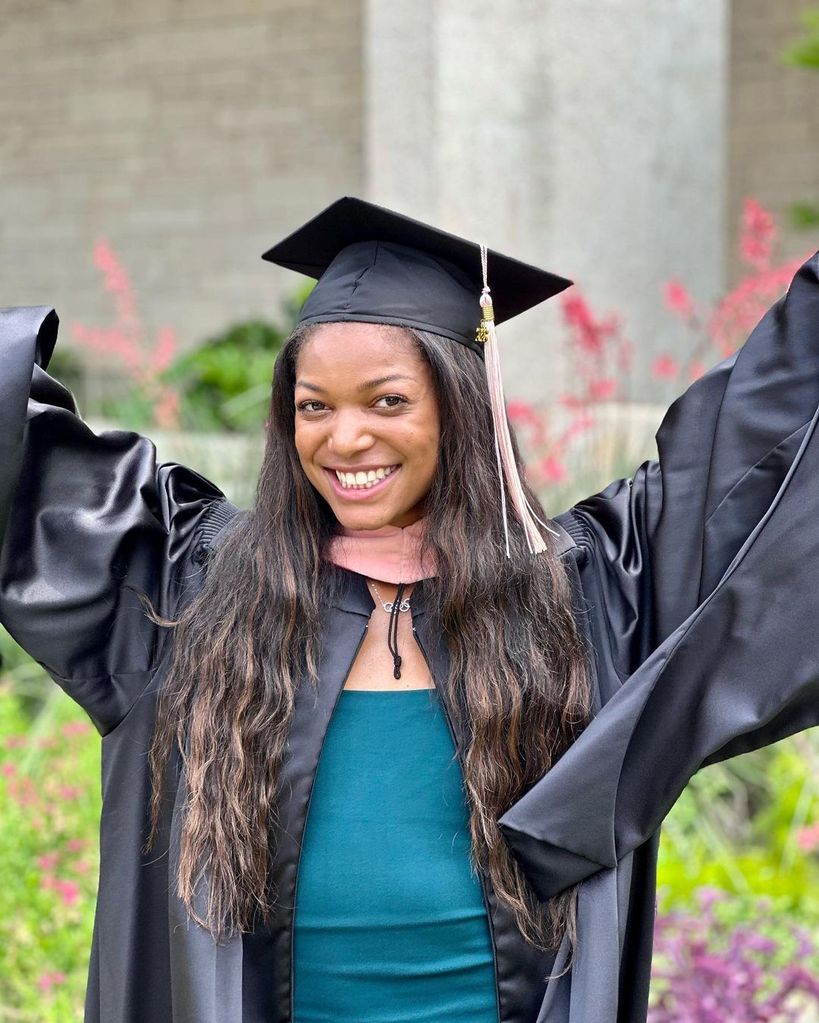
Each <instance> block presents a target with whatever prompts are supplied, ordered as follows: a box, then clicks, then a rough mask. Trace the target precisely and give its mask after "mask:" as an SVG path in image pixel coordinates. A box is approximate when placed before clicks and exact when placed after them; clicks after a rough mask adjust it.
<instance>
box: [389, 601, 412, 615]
mask: <svg viewBox="0 0 819 1023" xmlns="http://www.w3.org/2000/svg"><path fill="white" fill-rule="evenodd" d="M393 606H394V601H392V600H390V601H389V602H388V603H386V604H384V610H385V611H386V612H387V614H392V609H393ZM409 609H410V602H409V601H408V600H406V599H404V600H402V601H401V603H400V604H399V605H398V611H399V613H400V612H401V611H409Z"/></svg>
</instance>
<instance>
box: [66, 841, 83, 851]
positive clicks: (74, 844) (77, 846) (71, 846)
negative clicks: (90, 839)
mask: <svg viewBox="0 0 819 1023" xmlns="http://www.w3.org/2000/svg"><path fill="white" fill-rule="evenodd" d="M86 844H87V843H86V841H85V839H84V838H69V840H68V841H67V842H66V843H65V847H66V849H67V850H68V852H70V853H77V852H82V850H83V849H84V848H85V846H86Z"/></svg>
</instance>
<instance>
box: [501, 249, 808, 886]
mask: <svg viewBox="0 0 819 1023" xmlns="http://www.w3.org/2000/svg"><path fill="white" fill-rule="evenodd" d="M818 418H819V262H818V261H817V256H814V257H813V258H812V259H810V260H809V261H808V262H807V263H806V264H805V265H804V266H803V267H802V268H801V269H800V270H799V271H798V273H797V274H796V276H795V278H794V280H793V282H792V284H791V286H790V288H789V291H788V294H787V295H786V296H785V297H784V298H783V299H782V300H781V301H780V302H778V303H777V304H776V305H775V306H774V307H773V308H772V309H771V310H769V312H768V313H767V314H766V315H765V317H764V318H763V319H762V321H761V322H760V324H759V325H758V326H757V327H756V328H755V330H754V331H753V333H752V334H751V336H750V338H749V339H748V341H747V342H746V344H745V345H744V346H743V348H742V349H740V351H739V352H738V353H737V354H736V355H735V356H733V357H732V358H730V359H728V360H726V361H725V362H723V363H722V364H720V365H719V366H717V367H716V368H715V369H714V370H713V371H711V373H709V374H707V375H706V376H705V377H704V378H702V379H701V380H700V381H698V382H697V383H696V384H694V385H693V386H692V387H691V388H689V390H688V391H687V392H686V393H685V394H684V395H683V396H682V397H681V398H680V399H678V401H677V402H676V403H675V404H674V405H673V406H672V407H671V409H670V411H669V412H668V414H667V415H666V417H665V419H664V421H663V424H662V426H661V428H660V431H659V433H658V437H657V439H658V449H659V460H658V461H657V462H651V463H647V464H646V465H644V466H643V467H641V469H640V470H639V471H638V473H637V474H636V475H635V476H634V478H633V479H631V480H624V481H619V482H617V483H614V484H612V485H611V486H610V487H609V488H607V490H605V491H603V493H602V494H600V495H597V496H596V497H594V498H590V499H589V500H587V501H584V502H582V503H581V504H579V505H578V506H576V507H575V508H574V509H572V510H571V511H570V512H569V513H567V515H566V516H564V517H562V520H563V521H564V523H565V524H566V525H567V528H569V529H570V531H572V533H573V535H574V536H575V537H576V538H578V542H579V545H580V546H581V547H583V548H584V553H585V556H586V557H587V558H588V559H589V563H590V565H591V568H590V570H589V571H590V575H591V577H592V578H593V579H594V584H593V587H592V588H593V589H594V591H595V593H594V596H595V598H596V607H595V608H593V609H591V610H590V612H589V614H590V616H591V617H592V618H595V619H596V620H597V624H598V628H597V631H596V635H597V643H596V644H595V651H594V653H595V655H596V658H595V659H596V661H597V666H598V671H599V665H600V662H601V659H602V660H606V657H604V656H603V655H604V654H606V651H601V649H599V648H600V647H603V646H607V647H610V648H611V650H612V651H613V653H611V656H610V657H609V660H610V661H611V662H613V663H614V664H615V667H616V671H615V673H614V674H616V676H617V677H616V679H615V681H614V682H613V683H612V681H611V678H610V676H611V674H612V673H608V675H609V677H608V680H603V681H602V682H601V687H602V688H603V689H604V690H607V691H606V692H604V694H603V699H602V702H603V704H604V705H603V706H602V709H600V711H599V712H598V713H597V714H596V716H595V718H594V719H593V720H592V722H591V724H590V725H589V726H588V728H587V729H586V730H585V732H584V733H583V734H582V735H581V736H580V737H579V739H578V740H577V742H575V743H574V745H573V746H572V747H570V748H569V750H568V751H567V752H566V753H565V754H564V756H563V757H562V758H561V760H559V761H558V762H557V763H556V764H555V766H554V767H553V768H552V769H551V771H549V772H548V774H546V775H545V776H544V777H543V778H542V779H541V780H540V781H539V782H537V783H536V784H535V785H534V786H533V787H532V788H531V789H530V790H529V791H528V792H527V793H526V794H525V795H524V796H523V797H522V798H521V799H520V800H518V801H517V802H516V803H514V804H513V805H512V806H511V807H510V808H509V810H508V811H507V812H506V813H505V814H504V815H503V816H502V817H501V818H500V822H499V823H500V827H501V830H502V832H503V834H504V836H505V837H506V839H507V841H508V842H509V844H510V846H511V848H512V850H513V852H514V853H515V855H516V856H517V857H518V858H519V860H520V861H521V863H522V866H523V867H524V870H525V872H526V874H527V877H528V878H529V880H530V882H531V883H532V885H533V887H534V888H535V890H536V891H538V893H539V895H540V896H541V897H542V898H544V899H545V898H549V897H550V896H552V895H554V894H556V893H557V892H559V891H561V890H563V889H565V888H567V887H569V886H570V885H573V884H575V883H577V882H579V881H582V880H584V879H585V878H588V877H590V876H591V875H592V874H595V873H596V872H597V871H599V870H600V869H601V868H613V867H615V866H616V865H617V864H618V862H620V861H622V859H623V858H624V857H626V856H627V855H628V854H629V853H630V852H632V851H633V850H635V849H637V848H638V847H639V846H641V845H642V844H643V843H645V842H646V841H647V840H649V839H650V838H651V836H652V835H654V834H655V832H656V831H657V829H658V828H659V826H660V823H661V822H662V820H663V818H664V817H665V815H666V814H667V813H668V811H669V810H670V809H671V807H672V805H673V804H674V802H675V801H676V799H677V798H678V796H679V794H680V793H681V792H682V789H683V788H684V787H685V785H686V784H687V782H688V780H689V779H690V778H691V776H692V775H693V774H694V773H695V772H696V771H697V770H699V769H700V768H701V767H702V766H704V765H706V764H709V763H713V762H715V761H718V760H722V759H725V758H726V757H729V756H733V755H735V754H738V753H742V752H746V751H748V750H751V749H756V748H758V747H760V746H763V745H766V744H768V743H771V742H775V741H777V740H778V739H781V738H783V737H784V736H786V735H789V734H792V733H793V732H796V731H798V730H801V729H803V728H807V727H809V726H811V725H815V724H817V723H819V646H817V642H816V638H815V629H816V625H815V623H816V622H817V621H819V587H817V585H816V581H815V580H816V574H817V568H819V524H817V522H818V521H819V519H818V518H817V513H819V437H817V435H816V422H817V419H818ZM584 590H585V587H584ZM600 637H605V640H604V639H601V638H600Z"/></svg>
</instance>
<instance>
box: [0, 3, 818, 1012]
mask: <svg viewBox="0 0 819 1023" xmlns="http://www.w3.org/2000/svg"><path fill="white" fill-rule="evenodd" d="M0 57H1V58H2V59H0V111H2V130H1V131H0V266H1V267H2V288H3V295H2V298H0V302H1V303H2V304H3V305H30V304H36V305H40V304H45V305H49V306H55V307H56V308H57V310H58V312H59V314H60V317H61V323H62V325H61V334H60V341H59V344H58V349H57V352H56V353H55V356H54V360H53V362H52V366H51V372H52V373H53V375H55V376H57V377H58V378H60V379H61V380H63V381H64V382H66V383H67V384H68V385H69V386H70V387H71V389H72V390H73V392H74V393H75V395H76V397H77V400H78V403H79V407H80V410H81V412H82V413H83V415H84V416H85V418H87V419H88V420H89V422H90V423H91V424H92V426H94V428H95V429H98V430H102V429H108V428H126V429H136V430H139V431H141V432H145V433H147V434H148V435H150V436H151V437H152V438H153V439H154V440H155V442H156V444H157V448H158V454H159V457H160V459H167V460H178V461H184V462H185V463H186V464H189V465H192V466H193V467H195V468H197V469H198V470H199V471H201V472H203V473H205V474H206V475H207V476H209V477H210V478H211V479H213V480H214V481H215V482H216V483H218V484H219V485H220V486H221V487H223V489H224V490H225V492H226V493H227V494H228V495H229V496H230V497H232V498H233V499H234V500H235V501H236V502H237V503H239V504H243V505H246V504H247V503H248V502H249V501H250V500H251V499H252V495H253V487H254V483H255V475H256V472H257V469H258V464H259V459H260V454H261V439H262V434H263V424H264V420H265V418H266V401H267V395H268V393H269V386H270V375H271V369H272V363H273V359H274V357H275V353H276V351H277V349H278V346H279V345H280V343H281V340H282V338H283V337H284V336H286V334H287V333H288V331H289V329H290V327H291V326H292V324H293V322H294V319H295V316H296V314H297V310H298V307H299V305H300V303H301V301H303V299H304V297H305V295H306V293H307V289H308V288H309V286H310V285H309V282H306V281H305V280H303V279H297V278H296V277H295V276H294V275H292V274H288V273H287V272H286V271H283V270H280V269H278V268H275V267H272V266H271V265H270V264H268V263H264V262H263V261H262V260H261V259H260V256H261V253H262V252H263V251H264V250H265V249H267V248H268V247H269V246H270V245H271V244H272V243H273V242H274V241H276V240H277V239H278V238H280V237H281V236H283V235H284V234H286V233H288V232H289V231H290V230H292V229H293V228H295V227H296V226H298V225H299V224H300V223H302V222H303V221H304V220H306V219H307V218H309V217H310V216H312V215H314V214H315V213H316V212H318V211H319V210H320V209H322V208H323V207H324V206H325V205H327V204H329V203H330V202H332V201H333V200H334V199H336V198H337V197H339V196H340V195H359V196H362V197H364V198H367V199H370V200H372V201H374V202H378V203H382V204H384V205H387V206H392V207H393V208H396V209H398V210H400V211H402V212H404V213H407V214H408V215H410V216H414V217H417V218H419V219H422V220H429V221H432V222H434V223H436V224H439V225H440V226H442V227H444V228H445V229H448V230H450V231H452V232H455V233H457V234H462V235H465V236H467V237H470V238H473V239H475V240H480V241H485V242H486V243H487V244H489V245H490V246H491V247H493V248H497V249H499V250H501V251H505V252H508V253H510V254H512V255H515V256H517V257H518V258H520V259H523V260H526V261H528V262H532V263H536V264H539V265H542V266H544V267H547V268H549V269H552V270H554V271H556V272H558V273H561V274H564V275H566V276H569V277H571V278H572V279H573V280H575V281H576V286H575V287H574V288H572V289H571V290H570V291H568V292H566V293H565V294H564V295H563V296H561V297H560V298H559V299H556V300H554V301H553V302H550V303H547V304H546V305H545V306H542V307H540V308H538V309H535V310H532V311H530V312H529V313H526V314H524V315H523V316H521V317H519V318H518V319H517V320H515V321H513V322H510V323H508V324H505V325H504V326H503V328H502V329H501V332H500V334H501V345H502V359H503V364H504V375H505V379H506V388H507V396H508V399H509V411H510V416H511V418H512V419H513V421H514V423H515V425H516V427H517V428H518V430H519V433H520V436H521V439H522V442H523V445H524V448H525V450H526V454H527V460H528V466H529V473H530V477H531V479H532V480H533V482H534V483H535V484H536V485H537V486H538V488H539V489H540V490H541V492H542V494H543V498H544V501H545V504H546V507H547V508H548V510H549V511H550V512H553V513H556V512H559V511H562V510H563V509H564V508H565V507H566V506H567V505H568V504H570V503H571V502H572V501H573V500H576V499H577V498H579V497H581V496H584V494H586V493H589V492H592V491H595V490H598V489H600V488H601V487H602V486H604V485H605V484H606V483H607V482H609V480H610V479H612V478H614V477H616V476H619V475H623V474H626V473H630V472H631V471H633V470H634V468H635V467H636V466H637V465H638V464H639V462H640V461H642V460H643V459H644V458H648V457H652V455H653V450H654V449H653V434H654V431H655V430H656V427H657V426H658V424H659V421H660V419H661V417H662V415H663V412H664V410H665V408H666V407H667V405H668V404H669V402H670V401H671V400H672V399H673V397H674V396H675V395H676V394H678V393H680V392H681V391H682V390H683V389H684V388H685V387H686V386H687V385H688V384H689V383H690V382H691V381H692V380H693V379H696V377H697V376H699V375H700V374H701V373H702V372H704V371H705V370H706V369H707V368H708V367H709V366H710V365H713V364H714V363H715V362H716V361H718V360H719V359H720V358H723V357H725V356H726V355H728V354H730V353H731V352H732V351H734V350H735V349H736V348H737V347H738V346H739V345H741V344H742V342H743V340H744V339H745V337H747V334H748V332H749V331H750V330H751V329H752V327H753V326H754V324H755V323H756V322H757V320H758V319H759V316H760V315H761V314H762V312H763V311H764V309H765V308H767V306H768V305H770V304H771V303H772V302H773V301H775V299H776V298H777V297H779V295H781V294H782V293H783V292H784V290H785V288H786V287H787V284H788V281H789V279H790V277H791V276H792V274H793V271H794V270H795V268H796V266H798V265H799V263H800V262H801V261H802V260H803V259H804V258H806V257H807V256H808V255H810V254H811V253H812V252H813V251H814V250H815V249H816V248H817V247H819V103H817V98H819V7H817V5H816V4H813V5H810V4H808V3H807V0H776V3H772V2H770V0H733V2H731V0H664V2H663V3H662V4H647V3H645V2H643V0H609V2H605V3H604V2H600V0H597V2H594V3H592V2H589V0H494V2H493V3H491V4H490V3H488V2H485V0H472V2H465V0H417V2H416V3H414V4H412V5H408V4H406V3H400V2H398V0H336V2H332V3H331V2H320V0H299V2H296V0H231V2H230V3H218V4H217V3H215V2H214V0H198V2H197V0H144V2H143V3H141V4H139V5H135V4H126V3H124V2H122V0H113V2H112V0H109V2H108V3H103V2H101V0H0ZM490 283H491V282H490ZM817 329H819V327H818V328H817ZM0 372H2V367H1V366H0ZM817 372H819V366H818V367H817ZM0 654H2V664H0V744H2V745H0V820H1V822H2V826H0V1023H5V1021H37V1023H69V1021H74V1020H79V1019H80V1018H81V1004H82V996H83V991H84V986H85V970H86V967H87V954H88V947H89V944H90V934H91V925H92V918H93V906H94V892H95V884H96V872H97V867H98V853H97V848H96V842H97V826H98V819H99V782H98V770H99V762H98V758H99V751H98V745H99V740H98V737H97V736H96V734H95V733H93V731H92V729H91V727H90V725H88V724H87V723H86V722H85V721H84V719H83V718H82V716H81V715H80V714H79V712H78V711H76V710H75V708H74V707H73V705H72V704H70V702H69V701H68V700H67V698H66V697H64V696H63V694H62V693H61V692H60V691H59V690H58V689H57V688H56V687H55V686H54V685H53V683H52V682H51V681H50V680H48V679H47V678H45V677H44V676H43V674H42V672H41V670H40V668H39V666H37V665H36V664H34V663H33V662H31V661H30V659H29V658H28V657H27V656H26V655H25V653H24V651H21V650H20V649H19V648H18V647H16V646H15V644H14V643H13V642H12V641H11V639H10V637H8V636H7V634H5V633H2V630H0ZM681 741H684V737H681ZM659 910H660V912H659V915H658V925H657V929H658V934H657V953H656V956H655V974H654V985H653V996H652V998H653V1003H652V1010H651V1012H652V1021H653V1023H672V1021H683V1020H686V1021H695V1020H696V1021H699V1020H703V1021H706V1020H707V1021H710V1023H720V1021H723V1020H724V1021H729V1020H730V1021H731V1023H746V1021H748V1023H750V1021H756V1020H760V1021H761V1020H775V1021H780V1020H781V1021H790V1020H793V1021H794V1023H797V1021H799V1023H803V1021H808V1020H815V1019H817V1018H819V955H817V951H816V948H817V945H819V738H817V735H816V733H806V734H804V735H802V736H798V737H796V738H794V739H792V740H789V741H787V742H784V743H780V744H778V745H777V746H776V747H773V748H771V749H769V750H764V751H761V752H760V753H757V754H754V755H750V756H747V757H742V758H739V759H737V760H735V761H733V762H731V763H730V764H727V765H722V766H720V767H715V768H710V769H708V770H707V771H705V772H703V773H702V774H700V775H698V776H697V777H696V778H695V779H694V780H693V782H692V784H691V785H690V786H689V788H688V789H687V790H686V792H685V794H684V795H683V797H682V799H681V800H680V802H679V803H678V805H677V807H676V808H675V809H674V811H673V812H672V814H671V816H670V818H669V820H668V822H667V824H666V827H665V829H664V838H663V846H662V857H661V863H660V903H659Z"/></svg>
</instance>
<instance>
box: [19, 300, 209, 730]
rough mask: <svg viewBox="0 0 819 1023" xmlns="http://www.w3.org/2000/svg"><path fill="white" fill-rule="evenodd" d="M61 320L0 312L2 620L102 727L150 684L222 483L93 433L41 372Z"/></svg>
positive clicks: (48, 314) (123, 436)
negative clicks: (146, 601)
mask: <svg viewBox="0 0 819 1023" xmlns="http://www.w3.org/2000/svg"><path fill="white" fill-rule="evenodd" d="M57 329H58V318H57V315H56V313H55V312H54V310H53V309H48V308H46V307H19V308H11V309H3V310H0V624H2V625H3V626H4V627H5V628H6V629H7V630H8V632H9V633H10V634H11V636H12V637H13V638H14V639H15V640H16V641H17V642H18V643H19V644H20V646H22V647H23V649H25V650H26V651H27V652H28V653H29V654H30V655H31V656H32V657H33V658H34V659H35V660H36V661H38V662H39V663H40V664H41V665H42V667H43V668H44V669H45V670H46V671H47V672H48V674H49V675H50V676H51V677H52V678H53V679H54V680H55V681H56V682H57V683H58V684H59V685H60V686H61V687H62V688H63V689H65V691H66V692H67V693H68V694H69V695H70V696H71V697H72V698H73V699H74V700H76V701H77V703H79V704H80V705H81V706H82V707H83V708H84V709H85V710H86V712H87V713H88V714H89V716H90V717H91V719H92V720H93V722H94V724H95V725H96V726H97V728H98V729H99V731H100V732H102V733H103V734H105V733H107V732H109V731H111V730H112V729H113V728H115V727H116V726H117V724H118V723H119V722H120V721H122V719H123V718H124V717H125V715H126V714H127V713H128V711H129V710H130V708H131V706H132V705H133V703H134V701H135V700H136V698H137V697H138V696H139V694H140V693H141V692H142V690H143V689H144V688H145V686H146V685H147V684H148V682H149V681H150V678H151V674H152V672H153V671H154V669H155V667H156V665H157V663H158V661H159V659H160V657H161V656H162V654H163V650H164V644H165V643H166V642H167V641H168V636H169V632H168V630H165V629H161V628H160V627H158V626H155V625H154V624H153V623H152V622H151V621H150V619H149V618H148V617H147V616H146V614H145V610H144V606H143V604H142V602H141V600H140V596H139V594H145V595H146V596H147V597H149V598H150V600H151V601H152V602H153V603H154V606H155V607H156V608H157V610H158V611H159V612H160V613H161V614H165V615H167V614H172V613H173V611H174V610H175V608H176V605H177V601H178V599H179V597H180V594H181V593H182V591H183V589H184V584H185V581H186V576H187V575H188V574H189V573H190V572H192V571H194V570H195V566H194V565H193V564H192V562H191V559H190V555H191V551H192V547H193V544H194V541H195V540H196V538H197V536H198V535H199V530H200V526H201V523H202V520H203V516H204V514H205V512H206V511H207V510H208V509H209V508H210V507H211V506H213V505H214V503H216V502H220V501H222V502H223V501H224V500H225V498H224V495H223V494H222V492H221V490H219V488H218V487H216V486H214V485H213V484H212V483H211V482H210V481H208V480H207V479H205V478H204V477H202V476H200V475H199V474H198V473H196V472H193V471H192V470H190V469H187V468H185V467H183V466H180V465H176V464H173V463H165V464H162V465H157V462H156V450H155V448H154V445H153V444H152V443H151V441H150V440H148V439H146V438H145V437H142V436H140V435H139V434H137V433H133V432H130V431H125V430H111V431H105V432H102V433H100V434H96V433H94V432H93V431H92V430H91V429H90V428H89V427H88V426H87V425H86V424H85V423H84V422H83V421H82V419H81V418H80V417H79V415H78V412H77V408H76V404H75V401H74V398H73V396H72V395H71V393H70V392H69V391H68V390H67V389H66V388H65V387H64V386H63V385H62V384H60V383H59V382H58V381H57V380H55V379H54V378H53V377H51V376H49V374H48V372H47V370H48V363H49V360H50V358H51V354H52V352H53V350H54V346H55V343H56V340H57Z"/></svg>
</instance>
